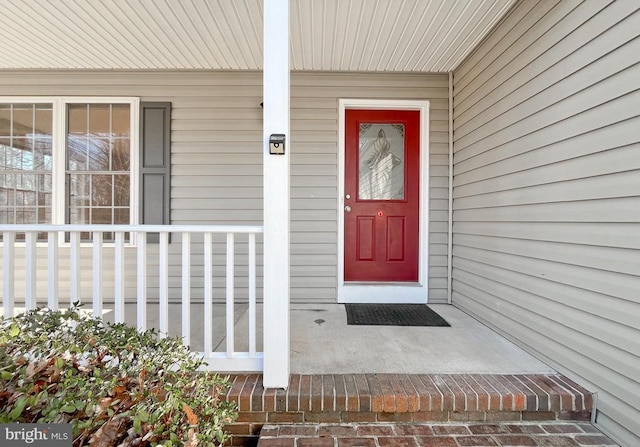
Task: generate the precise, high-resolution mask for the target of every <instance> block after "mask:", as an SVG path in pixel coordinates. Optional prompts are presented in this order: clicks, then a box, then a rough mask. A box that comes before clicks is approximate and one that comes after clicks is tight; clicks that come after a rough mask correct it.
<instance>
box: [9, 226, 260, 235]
mask: <svg viewBox="0 0 640 447" xmlns="http://www.w3.org/2000/svg"><path fill="white" fill-rule="evenodd" d="M0 231H2V232H4V231H12V232H16V233H26V232H32V231H37V232H40V233H46V232H49V231H67V232H68V231H74V232H75V231H81V232H89V233H91V232H134V233H263V232H264V227H263V226H262V225H50V224H43V225H40V224H37V225H0Z"/></svg>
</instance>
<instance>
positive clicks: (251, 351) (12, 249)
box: [0, 225, 263, 372]
mask: <svg viewBox="0 0 640 447" xmlns="http://www.w3.org/2000/svg"><path fill="white" fill-rule="evenodd" d="M0 232H1V233H2V283H3V284H2V292H3V293H2V308H3V314H4V316H13V315H14V314H15V311H16V304H22V303H24V307H25V308H26V309H27V310H29V309H34V308H37V307H39V306H40V307H44V306H45V305H46V307H48V308H51V309H58V307H59V306H60V304H59V297H60V296H59V289H60V284H59V277H60V276H61V274H62V273H63V269H64V268H68V272H64V273H65V277H66V276H68V278H69V279H68V293H69V296H68V302H69V303H73V302H77V301H80V302H82V301H83V298H85V297H83V296H82V294H81V291H82V285H83V282H82V273H85V275H84V276H88V273H87V270H90V271H91V275H90V276H91V288H90V290H91V301H90V302H91V306H92V313H93V315H95V316H101V317H102V316H103V312H104V304H105V302H106V300H105V298H107V300H108V301H109V302H110V303H111V302H112V303H113V321H115V322H116V323H120V322H125V319H126V318H125V308H127V309H129V307H131V308H132V309H135V324H136V326H137V327H138V328H139V329H140V330H145V329H146V328H147V322H148V317H149V315H148V307H149V305H150V300H149V299H148V296H147V295H148V291H149V290H151V287H148V284H147V280H148V278H149V272H148V267H149V265H150V261H151V260H152V259H153V261H154V264H153V267H154V269H155V268H157V286H156V285H155V284H154V287H153V290H154V292H155V293H157V297H154V299H153V304H154V306H155V302H156V301H157V307H158V314H159V315H157V317H158V330H159V332H160V334H161V336H163V335H166V334H168V333H169V332H170V324H171V323H173V324H174V325H175V326H177V321H180V327H181V335H182V338H183V340H184V343H185V344H186V345H188V346H192V342H194V340H193V339H192V329H193V328H192V320H193V318H192V316H191V313H192V310H193V309H192V306H193V305H194V300H192V294H193V292H194V290H197V291H198V292H199V293H198V295H199V296H198V299H200V297H201V298H202V304H201V305H202V306H203V308H204V316H200V317H202V318H203V329H202V331H201V333H198V334H197V335H199V336H201V337H202V339H201V340H199V341H198V342H199V343H201V344H202V347H203V349H202V350H199V351H200V353H201V355H202V356H203V357H204V359H205V360H206V362H207V364H208V369H212V370H216V371H223V372H234V371H262V370H263V354H262V352H258V351H257V341H258V338H259V336H261V335H262V334H258V333H257V327H258V325H257V323H258V320H257V304H256V235H257V234H261V233H263V227H262V226H236V225H215V226H204V225H171V226H165V225H21V226H17V225H0ZM106 233H108V234H109V235H113V241H109V242H105V241H104V234H106ZM149 233H154V234H158V235H159V242H157V243H153V244H154V249H153V250H152V251H153V252H154V253H150V251H149V252H148V246H150V245H151V244H152V243H150V242H147V235H148V234H149ZM45 234H46V238H45V240H42V237H43V235H45ZM170 234H171V235H172V238H174V239H176V240H173V241H172V242H171V243H170V242H169V240H170V237H169V235H170ZM217 234H222V235H226V244H225V243H221V246H224V245H226V254H225V257H226V267H225V268H224V273H219V272H218V271H217V270H216V271H215V272H214V262H213V258H214V256H213V255H214V240H213V238H214V235H217ZM39 235H40V238H41V240H38V237H39ZM83 235H84V236H85V237H86V235H91V240H82V239H81V236H83ZM194 235H198V236H197V237H198V239H200V238H201V239H202V241H201V242H200V240H198V241H195V240H194V238H192V236H194ZM236 235H246V242H247V253H246V257H247V263H246V267H247V273H246V275H243V276H246V278H242V279H243V280H244V279H246V287H245V285H243V286H242V292H243V294H244V293H245V292H246V302H247V305H248V308H247V316H248V320H249V321H248V328H247V330H248V334H242V335H243V339H244V337H245V336H246V337H247V339H248V343H247V350H246V351H243V352H238V351H236V338H235V336H236V333H237V331H238V328H237V325H236V321H235V315H236V313H235V305H236V299H235V291H236V290H239V289H240V288H239V287H237V284H238V283H237V282H236V267H237V266H236ZM178 236H179V237H178ZM223 237H224V236H223ZM127 238H128V239H129V240H127ZM244 238H245V237H244V236H243V239H244ZM200 243H201V244H202V258H201V259H202V260H201V261H198V263H199V262H201V263H202V265H194V262H193V260H192V249H193V248H194V247H198V245H199V244H200ZM217 244H218V243H217V242H216V246H217ZM45 246H46V248H45ZM156 247H157V249H156ZM105 248H106V249H108V251H109V252H111V251H113V258H112V260H111V261H112V262H109V263H107V262H105V259H106V258H107V256H106V254H105ZM170 248H171V249H172V250H173V253H170ZM156 250H157V254H156V253H155V251H156ZM17 251H20V252H22V251H24V257H22V256H21V257H20V260H21V261H22V260H24V265H19V266H17V264H16V255H17ZM45 251H46V254H44V252H45ZM38 252H40V256H39V253H38ZM67 252H68V254H67ZM216 253H217V252H216ZM83 255H84V256H83ZM199 255H200V253H199V252H198V253H197V256H199ZM243 255H244V254H243ZM66 256H68V267H66V260H67V259H65V258H66ZM43 257H45V258H46V261H45V262H43V261H42V258H43ZM170 258H171V259H172V260H173V261H174V262H173V263H174V265H179V266H180V275H179V276H178V275H174V281H173V284H172V290H173V292H174V295H176V293H175V292H176V287H178V288H179V296H178V297H176V296H173V298H174V299H173V300H172V303H171V304H172V305H175V301H176V300H177V301H178V305H179V308H180V310H181V312H180V314H181V317H180V318H179V319H177V321H176V318H174V317H175V315H173V314H172V315H170V284H169V283H170ZM89 259H90V261H89ZM61 260H64V261H65V263H64V264H65V267H62V262H61ZM88 263H90V269H89V267H88V265H87V264H88ZM39 264H41V265H39ZM43 264H44V265H43ZM132 264H135V281H133V282H132V281H131V276H132V272H131V271H130V269H129V268H128V267H129V266H130V265H132ZM156 265H157V267H156ZM244 266H245V265H244V264H243V266H242V268H243V269H244ZM111 267H112V268H113V271H112V272H109V271H108V268H111ZM192 267H197V269H196V268H192ZM200 267H201V268H202V270H203V273H202V276H201V278H198V276H199V275H197V274H196V273H195V271H196V270H197V271H198V272H199V271H200ZM218 270H222V268H220V269H218ZM154 271H156V270H154ZM105 273H109V274H110V276H109V278H110V280H111V281H109V282H110V283H112V289H113V290H111V287H110V286H109V285H105V284H106V281H105ZM193 275H195V277H196V278H198V281H199V282H200V281H201V282H202V286H201V287H202V289H199V287H200V284H198V285H195V286H193V285H192V278H194V276H193ZM43 276H46V303H45V299H44V297H43V296H38V288H37V285H38V279H39V277H40V279H41V281H40V282H41V283H42V277H43ZM218 276H219V277H220V278H218ZM214 278H217V279H218V283H221V284H223V287H224V303H225V304H224V307H225V312H224V313H225V320H226V323H225V327H226V332H225V333H224V334H223V335H222V337H224V340H223V343H221V344H224V341H226V347H225V349H224V351H222V352H214V350H215V349H216V347H215V346H214V329H217V328H214V312H213V306H214V283H213V282H214ZM222 278H224V281H222ZM85 279H86V278H85ZM21 281H24V292H23V293H22V292H21V294H20V296H16V285H20V288H22V284H20V282H21ZM65 284H67V283H66V282H65ZM132 284H135V289H132ZM125 285H129V286H131V287H125ZM86 289H87V288H86V287H85V291H86ZM127 289H128V290H129V291H130V292H129V294H128V295H127ZM131 290H135V292H131ZM105 292H106V295H107V296H105ZM65 298H66V297H65ZM218 298H221V297H219V296H216V299H218ZM65 301H66V300H65ZM85 302H86V300H85ZM127 317H130V315H129V313H127ZM200 321H201V322H202V320H200ZM218 332H219V331H218Z"/></svg>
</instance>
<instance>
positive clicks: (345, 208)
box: [344, 205, 351, 213]
mask: <svg viewBox="0 0 640 447" xmlns="http://www.w3.org/2000/svg"><path fill="white" fill-rule="evenodd" d="M344 212H345V213H350V212H351V207H350V206H349V205H347V206H345V207H344Z"/></svg>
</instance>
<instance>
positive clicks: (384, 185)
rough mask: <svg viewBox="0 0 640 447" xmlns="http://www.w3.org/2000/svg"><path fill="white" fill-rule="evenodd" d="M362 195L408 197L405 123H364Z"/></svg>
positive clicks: (360, 166)
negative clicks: (405, 185)
mask: <svg viewBox="0 0 640 447" xmlns="http://www.w3.org/2000/svg"><path fill="white" fill-rule="evenodd" d="M358 144H359V156H358V198H359V199H360V200H404V183H405V182H404V170H405V169H404V163H405V162H404V159H405V157H404V125H403V124H369V123H362V124H360V138H359V142H358Z"/></svg>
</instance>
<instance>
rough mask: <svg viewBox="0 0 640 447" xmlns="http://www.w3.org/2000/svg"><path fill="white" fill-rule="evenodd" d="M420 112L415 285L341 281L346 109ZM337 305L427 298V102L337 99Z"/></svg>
mask: <svg viewBox="0 0 640 447" xmlns="http://www.w3.org/2000/svg"><path fill="white" fill-rule="evenodd" d="M347 109H382V110H385V109H386V110H418V111H420V236H419V241H418V244H419V259H418V282H417V283H407V284H404V283H360V282H353V283H351V282H345V280H344V211H343V209H344V172H345V167H344V162H345V160H344V156H345V148H344V145H345V129H344V127H345V117H344V114H345V110H347ZM337 209H338V302H339V303H396V304H400V303H419V304H425V303H427V302H428V297H429V101H420V100H378V99H340V100H339V101H338V200H337Z"/></svg>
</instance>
